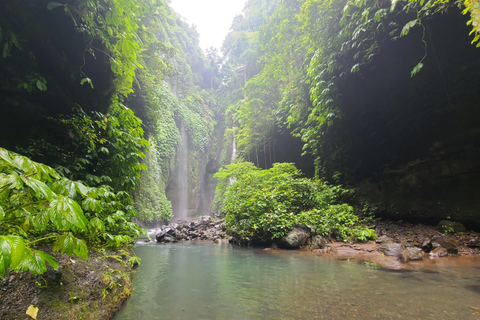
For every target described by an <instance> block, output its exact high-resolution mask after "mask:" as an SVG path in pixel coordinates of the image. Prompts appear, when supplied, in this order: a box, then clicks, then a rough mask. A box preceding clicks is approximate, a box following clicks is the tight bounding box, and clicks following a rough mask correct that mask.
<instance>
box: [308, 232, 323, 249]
mask: <svg viewBox="0 0 480 320" xmlns="http://www.w3.org/2000/svg"><path fill="white" fill-rule="evenodd" d="M326 245H327V240H326V239H325V238H324V237H322V236H319V235H316V236H314V237H312V238H311V239H310V246H311V249H312V250H316V249H322V248H324V247H325V246H326Z"/></svg>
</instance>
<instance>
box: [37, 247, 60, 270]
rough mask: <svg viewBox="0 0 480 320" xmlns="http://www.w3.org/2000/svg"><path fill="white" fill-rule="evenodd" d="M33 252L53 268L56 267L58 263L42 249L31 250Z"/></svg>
mask: <svg viewBox="0 0 480 320" xmlns="http://www.w3.org/2000/svg"><path fill="white" fill-rule="evenodd" d="M33 252H34V253H35V254H36V255H38V256H39V257H40V258H42V259H43V260H44V261H46V262H48V264H49V265H51V266H52V268H54V269H55V270H57V269H58V263H57V262H56V261H55V258H54V257H52V256H51V255H49V254H48V253H45V252H43V251H39V250H33Z"/></svg>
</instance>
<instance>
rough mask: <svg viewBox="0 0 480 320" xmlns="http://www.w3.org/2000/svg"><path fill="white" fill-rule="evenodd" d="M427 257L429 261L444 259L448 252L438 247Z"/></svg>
mask: <svg viewBox="0 0 480 320" xmlns="http://www.w3.org/2000/svg"><path fill="white" fill-rule="evenodd" d="M428 255H429V256H430V258H431V259H433V258H439V257H445V256H446V255H448V251H447V249H445V248H443V247H438V248H436V249H434V250H433V251H432V252H430V253H429V254H428Z"/></svg>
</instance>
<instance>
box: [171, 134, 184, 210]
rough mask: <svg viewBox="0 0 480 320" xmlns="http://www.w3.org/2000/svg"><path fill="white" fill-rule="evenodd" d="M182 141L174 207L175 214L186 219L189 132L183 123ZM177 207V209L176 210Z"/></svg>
mask: <svg viewBox="0 0 480 320" xmlns="http://www.w3.org/2000/svg"><path fill="white" fill-rule="evenodd" d="M180 133H181V135H182V142H181V145H180V150H179V152H178V167H177V170H178V174H177V179H178V181H177V196H178V198H177V199H178V200H177V201H178V203H177V204H176V206H175V207H174V212H173V215H174V216H175V217H176V218H177V219H185V218H186V217H187V216H188V140H187V132H186V130H185V128H184V126H183V125H182V126H181V127H180ZM175 209H176V210H175Z"/></svg>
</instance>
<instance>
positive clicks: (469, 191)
mask: <svg viewBox="0 0 480 320" xmlns="http://www.w3.org/2000/svg"><path fill="white" fill-rule="evenodd" d="M451 9H452V8H451ZM466 20H467V18H466V17H465V16H462V15H461V14H460V12H459V11H458V10H454V9H452V10H450V11H449V12H446V13H444V14H439V15H436V16H434V18H432V19H428V20H426V21H424V25H425V38H424V39H425V40H426V42H427V56H426V59H425V60H424V62H423V63H424V68H423V69H422V70H421V71H420V73H418V74H417V75H415V76H414V77H411V76H410V71H411V70H412V69H413V67H414V66H415V65H416V64H417V63H418V62H419V61H420V60H421V59H422V56H423V55H424V54H425V47H424V44H423V42H422V35H423V30H422V28H421V27H416V28H415V29H413V30H412V31H411V33H410V34H409V35H408V36H406V37H403V38H400V39H398V40H396V41H390V42H387V43H384V44H382V46H381V47H380V53H379V54H378V55H377V56H376V58H375V59H374V60H373V62H372V63H370V64H368V65H366V66H364V67H363V69H362V70H361V72H359V73H358V74H354V75H353V76H350V77H349V78H348V80H347V81H345V82H344V83H343V84H342V87H341V93H342V105H343V111H344V115H343V117H342V119H341V120H339V121H338V122H337V123H336V124H334V125H333V126H332V127H331V128H329V130H328V132H327V134H326V143H325V145H324V147H323V150H322V153H323V158H322V162H323V165H324V167H325V168H326V172H325V175H326V176H330V177H332V176H333V175H334V174H335V172H344V173H346V174H345V176H344V181H347V182H348V183H350V184H352V185H354V186H356V187H357V190H358V191H359V200H361V201H362V200H367V201H369V202H375V203H377V205H378V206H379V208H380V211H381V213H382V214H383V215H384V216H388V217H391V218H395V219H405V220H410V221H416V222H425V223H430V224H436V223H438V221H440V220H442V219H445V218H450V219H452V220H458V221H461V222H463V223H464V224H466V226H467V228H468V229H480V203H479V202H478V201H477V199H479V197H480V161H479V160H480V139H479V138H478V137H479V134H480V126H479V125H478V119H480V104H479V101H480V92H479V91H478V88H479V87H480V59H479V58H480V49H478V48H476V47H475V46H474V45H471V44H470V42H471V40H472V39H471V37H469V36H468V33H469V27H467V26H466Z"/></svg>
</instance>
